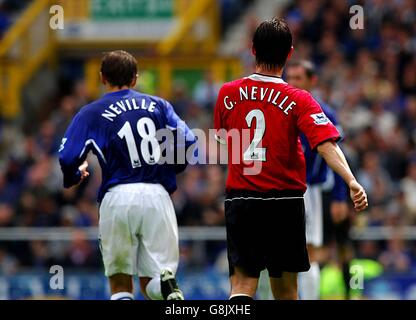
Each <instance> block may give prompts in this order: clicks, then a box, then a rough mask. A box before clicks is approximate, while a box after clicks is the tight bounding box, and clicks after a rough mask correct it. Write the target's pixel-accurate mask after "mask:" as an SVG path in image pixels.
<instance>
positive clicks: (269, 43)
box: [253, 18, 292, 69]
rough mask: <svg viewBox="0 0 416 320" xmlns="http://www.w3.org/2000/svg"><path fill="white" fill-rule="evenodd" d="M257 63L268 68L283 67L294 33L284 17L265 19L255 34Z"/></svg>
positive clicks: (254, 43) (254, 42)
mask: <svg viewBox="0 0 416 320" xmlns="http://www.w3.org/2000/svg"><path fill="white" fill-rule="evenodd" d="M253 48H254V50H255V55H256V63H257V65H262V66H264V67H266V68H267V69H276V68H282V67H283V66H284V65H285V63H286V59H287V56H288V54H289V52H290V50H291V48H292V33H291V32H290V29H289V26H288V25H287V23H286V22H285V21H284V20H283V19H278V18H274V19H270V20H266V21H263V22H262V23H261V24H260V25H259V26H258V27H257V29H256V31H255V33H254V36H253Z"/></svg>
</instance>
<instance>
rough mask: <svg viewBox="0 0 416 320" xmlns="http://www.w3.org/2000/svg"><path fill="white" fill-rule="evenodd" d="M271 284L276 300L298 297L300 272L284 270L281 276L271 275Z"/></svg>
mask: <svg viewBox="0 0 416 320" xmlns="http://www.w3.org/2000/svg"><path fill="white" fill-rule="evenodd" d="M270 286H271V288H272V293H273V296H274V298H275V299H276V300H297V299H298V274H297V273H296V272H283V274H282V277H281V278H272V277H270Z"/></svg>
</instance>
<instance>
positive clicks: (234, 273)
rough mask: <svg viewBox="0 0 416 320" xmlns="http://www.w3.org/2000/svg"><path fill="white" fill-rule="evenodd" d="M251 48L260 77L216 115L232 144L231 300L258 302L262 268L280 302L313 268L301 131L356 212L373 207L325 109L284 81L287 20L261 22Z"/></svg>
mask: <svg viewBox="0 0 416 320" xmlns="http://www.w3.org/2000/svg"><path fill="white" fill-rule="evenodd" d="M252 50H253V54H254V55H255V57H256V73H254V74H252V75H250V76H248V77H246V78H243V79H239V80H236V81H233V82H230V83H226V84H224V85H223V87H222V88H221V90H220V92H219V95H218V100H217V104H216V107H215V112H214V125H215V129H216V130H217V134H216V139H217V141H218V142H220V143H223V144H227V147H228V169H229V170H228V177H227V183H226V200H225V215H226V228H227V242H228V260H229V266H230V281H231V297H230V299H232V300H240V299H252V298H253V297H254V295H255V293H256V290H257V284H258V278H259V275H260V272H261V271H262V270H264V269H267V270H268V272H269V276H270V283H271V287H272V292H273V295H274V297H275V298H276V299H297V297H298V294H297V273H298V272H303V271H307V270H308V269H309V267H310V265H309V259H308V252H307V248H306V240H305V212H304V211H305V209H304V202H303V194H304V192H305V190H306V181H305V180H306V171H305V170H306V167H305V159H304V155H303V152H302V147H301V143H300V139H299V134H300V133H301V132H303V133H304V134H305V136H306V137H307V139H308V142H309V144H310V146H311V149H312V150H314V151H317V152H319V154H320V155H321V156H322V157H323V158H324V159H325V161H326V162H327V163H328V165H329V166H330V167H331V168H332V169H333V170H334V171H335V172H336V173H338V174H339V175H340V176H341V177H342V178H343V179H344V180H345V182H346V183H347V185H348V186H349V188H350V195H351V199H352V200H353V202H354V206H355V209H356V210H357V211H362V210H364V209H365V208H366V207H367V205H368V203H367V196H366V193H365V190H364V189H363V188H362V186H361V185H360V184H359V183H358V182H357V181H356V179H355V177H354V175H353V174H352V172H351V170H350V168H349V166H348V163H347V161H346V159H345V157H344V155H343V153H342V151H341V150H340V148H339V147H338V145H337V144H336V142H337V141H338V140H339V138H340V136H339V133H338V131H337V129H336V128H335V126H334V125H333V124H332V123H331V121H330V120H329V119H328V118H327V117H326V116H325V114H324V113H323V111H322V109H321V107H320V106H319V104H318V103H317V102H316V101H315V100H314V99H313V98H312V96H311V95H310V94H309V93H308V92H307V91H304V90H300V89H297V88H294V87H292V86H290V85H288V84H287V83H286V82H285V81H283V80H282V78H281V75H282V72H283V68H284V65H285V63H286V60H287V58H288V57H289V56H290V54H291V52H292V50H293V48H292V35H291V32H290V30H289V28H288V26H287V24H286V23H285V22H284V21H283V20H281V19H272V20H267V21H264V22H263V23H261V24H260V25H259V27H258V28H257V30H256V32H255V34H254V37H253V49H252Z"/></svg>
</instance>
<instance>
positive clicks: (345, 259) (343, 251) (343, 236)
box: [334, 218, 353, 300]
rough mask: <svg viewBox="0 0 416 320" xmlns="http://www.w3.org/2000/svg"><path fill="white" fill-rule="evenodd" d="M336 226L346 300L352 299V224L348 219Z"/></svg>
mask: <svg viewBox="0 0 416 320" xmlns="http://www.w3.org/2000/svg"><path fill="white" fill-rule="evenodd" d="M334 224H335V239H336V243H337V254H338V259H339V261H340V263H341V266H342V275H343V280H344V286H345V299H347V300H348V299H350V280H351V274H350V261H351V259H352V256H353V249H352V246H351V244H350V242H349V228H350V223H349V220H348V218H346V219H344V220H343V221H339V222H338V223H334Z"/></svg>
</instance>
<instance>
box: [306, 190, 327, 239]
mask: <svg viewBox="0 0 416 320" xmlns="http://www.w3.org/2000/svg"><path fill="white" fill-rule="evenodd" d="M304 198H305V219H306V243H307V244H311V245H313V246H315V247H321V246H322V244H323V209H322V189H321V186H320V185H314V186H311V185H308V188H307V189H306V192H305V195H304Z"/></svg>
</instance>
